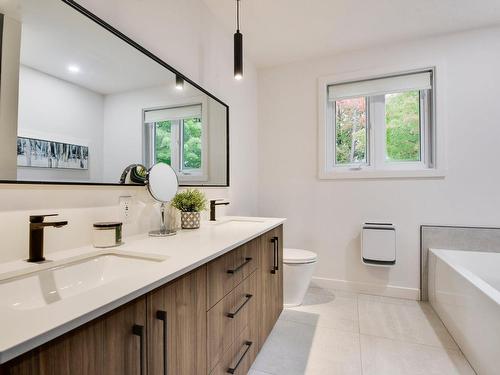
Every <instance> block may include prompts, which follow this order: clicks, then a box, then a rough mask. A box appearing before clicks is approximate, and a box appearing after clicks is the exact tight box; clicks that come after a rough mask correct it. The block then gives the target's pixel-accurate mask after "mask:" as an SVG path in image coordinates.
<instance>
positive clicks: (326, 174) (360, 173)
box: [319, 169, 445, 180]
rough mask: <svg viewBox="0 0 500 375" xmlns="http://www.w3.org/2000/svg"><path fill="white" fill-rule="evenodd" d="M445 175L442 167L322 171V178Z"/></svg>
mask: <svg viewBox="0 0 500 375" xmlns="http://www.w3.org/2000/svg"><path fill="white" fill-rule="evenodd" d="M444 177H445V171H444V170H442V169H421V170H366V169H364V170H363V169H361V170H342V171H334V170H330V171H322V172H320V174H319V179H320V180H361V179H440V178H444Z"/></svg>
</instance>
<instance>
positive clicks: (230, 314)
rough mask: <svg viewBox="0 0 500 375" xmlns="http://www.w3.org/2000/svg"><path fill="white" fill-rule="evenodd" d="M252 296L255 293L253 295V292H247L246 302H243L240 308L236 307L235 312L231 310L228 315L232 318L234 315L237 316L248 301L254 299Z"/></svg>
mask: <svg viewBox="0 0 500 375" xmlns="http://www.w3.org/2000/svg"><path fill="white" fill-rule="evenodd" d="M252 297H253V295H252V294H245V298H246V299H245V302H243V303H242V304H241V305H240V307H238V308H237V309H236V311H235V312H232V313H231V312H230V313H227V317H228V318H231V319H232V318H234V317H235V316H236V315H237V314H238V313H239V312H240V310H241V309H242V308H243V307H244V306H245V305H246V304H247V303H248V301H250V300H251V299H252Z"/></svg>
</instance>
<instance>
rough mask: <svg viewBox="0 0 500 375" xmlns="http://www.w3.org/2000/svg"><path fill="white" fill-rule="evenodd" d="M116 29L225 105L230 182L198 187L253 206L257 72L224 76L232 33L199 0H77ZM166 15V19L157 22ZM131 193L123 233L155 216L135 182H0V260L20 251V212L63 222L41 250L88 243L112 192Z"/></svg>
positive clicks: (111, 208) (237, 209)
mask: <svg viewBox="0 0 500 375" xmlns="http://www.w3.org/2000/svg"><path fill="white" fill-rule="evenodd" d="M79 3H80V4H81V5H83V6H85V7H88V8H89V9H90V10H91V11H93V12H95V13H96V14H98V15H99V16H101V17H102V18H104V19H105V20H107V21H108V22H110V23H111V24H112V25H114V26H115V27H117V28H118V29H119V30H121V31H122V32H124V33H125V34H127V35H128V36H129V37H131V38H132V39H135V40H136V41H137V42H139V43H140V44H143V45H144V46H145V47H146V48H148V49H150V50H151V51H153V52H154V53H155V54H157V55H158V56H160V57H161V58H163V59H164V60H165V61H167V62H169V63H170V64H171V65H172V66H174V67H176V68H177V69H179V70H180V71H182V72H183V73H185V74H186V75H187V76H189V77H191V78H192V79H193V80H194V81H196V82H198V83H199V84H201V85H202V86H203V87H205V88H206V89H207V90H209V91H211V92H213V93H214V94H215V95H216V96H218V97H219V98H221V99H222V100H224V101H225V102H226V103H228V104H229V106H230V116H231V118H230V120H231V135H230V136H231V140H230V141H231V172H232V173H231V187H230V188H229V189H206V193H207V196H208V197H209V198H212V197H222V198H224V197H225V198H228V199H229V200H230V201H231V205H230V206H228V207H227V208H220V213H222V214H223V213H224V211H226V212H227V213H233V214H242V215H252V214H256V212H257V207H256V206H257V184H256V179H257V159H256V156H255V155H256V154H257V79H256V70H255V69H254V67H253V66H252V64H251V63H250V62H249V61H245V78H244V80H242V81H240V82H236V81H235V80H234V79H233V77H232V62H233V56H232V48H233V46H232V35H231V34H230V33H227V32H226V31H224V30H222V28H221V27H220V26H219V24H218V22H217V21H215V17H214V16H213V15H212V14H211V13H210V12H209V10H208V9H207V7H206V5H205V4H204V3H203V2H202V1H201V0H183V1H174V0H154V1H153V0H151V1H148V4H147V6H145V3H144V2H143V1H136V0H108V1H100V0H81V1H79ZM166 17H168V22H165V19H166ZM124 194H135V195H136V197H137V201H138V202H139V203H138V204H137V206H138V209H137V213H138V215H139V218H138V220H136V221H135V222H134V223H133V224H129V225H127V228H125V234H126V235H127V234H131V233H135V232H137V231H145V230H147V229H150V228H151V226H152V225H151V220H156V221H158V220H157V219H158V216H157V215H154V214H153V212H152V211H151V203H150V201H148V197H147V195H146V196H145V195H144V194H143V189H142V188H119V187H118V188H112V187H84V186H82V187H68V186H61V187H54V186H53V187H50V186H40V185H37V186H24V185H0V238H2V246H1V247H0V262H1V261H6V260H9V259H15V258H22V257H25V256H26V255H27V252H28V245H27V244H28V224H27V221H28V215H29V214H30V213H33V212H38V213H52V212H57V213H60V214H61V218H64V219H67V220H69V222H70V226H68V227H65V228H60V229H53V230H50V229H49V230H47V231H46V244H45V245H46V250H47V251H48V252H49V253H50V252H51V251H54V250H57V249H61V248H66V247H75V246H80V245H83V244H88V243H90V226H91V223H92V222H94V221H98V220H109V219H113V218H118V216H119V215H118V212H117V211H118V210H117V204H118V198H119V196H120V195H124Z"/></svg>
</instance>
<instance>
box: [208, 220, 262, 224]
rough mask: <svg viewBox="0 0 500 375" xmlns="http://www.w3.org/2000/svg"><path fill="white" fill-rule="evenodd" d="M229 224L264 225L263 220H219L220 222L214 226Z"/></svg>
mask: <svg viewBox="0 0 500 375" xmlns="http://www.w3.org/2000/svg"><path fill="white" fill-rule="evenodd" d="M230 223H233V224H234V223H251V224H255V223H264V220H258V219H226V220H224V219H223V220H221V221H216V222H215V225H223V224H230Z"/></svg>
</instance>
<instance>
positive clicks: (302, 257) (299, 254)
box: [283, 248, 318, 264]
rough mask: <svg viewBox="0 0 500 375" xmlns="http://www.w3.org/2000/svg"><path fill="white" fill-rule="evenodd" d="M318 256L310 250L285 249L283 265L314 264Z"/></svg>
mask: <svg viewBox="0 0 500 375" xmlns="http://www.w3.org/2000/svg"><path fill="white" fill-rule="evenodd" d="M317 259H318V255H317V254H316V253H313V252H312V251H309V250H303V249H289V248H285V249H283V263H285V264H308V263H314V262H316V260H317Z"/></svg>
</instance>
